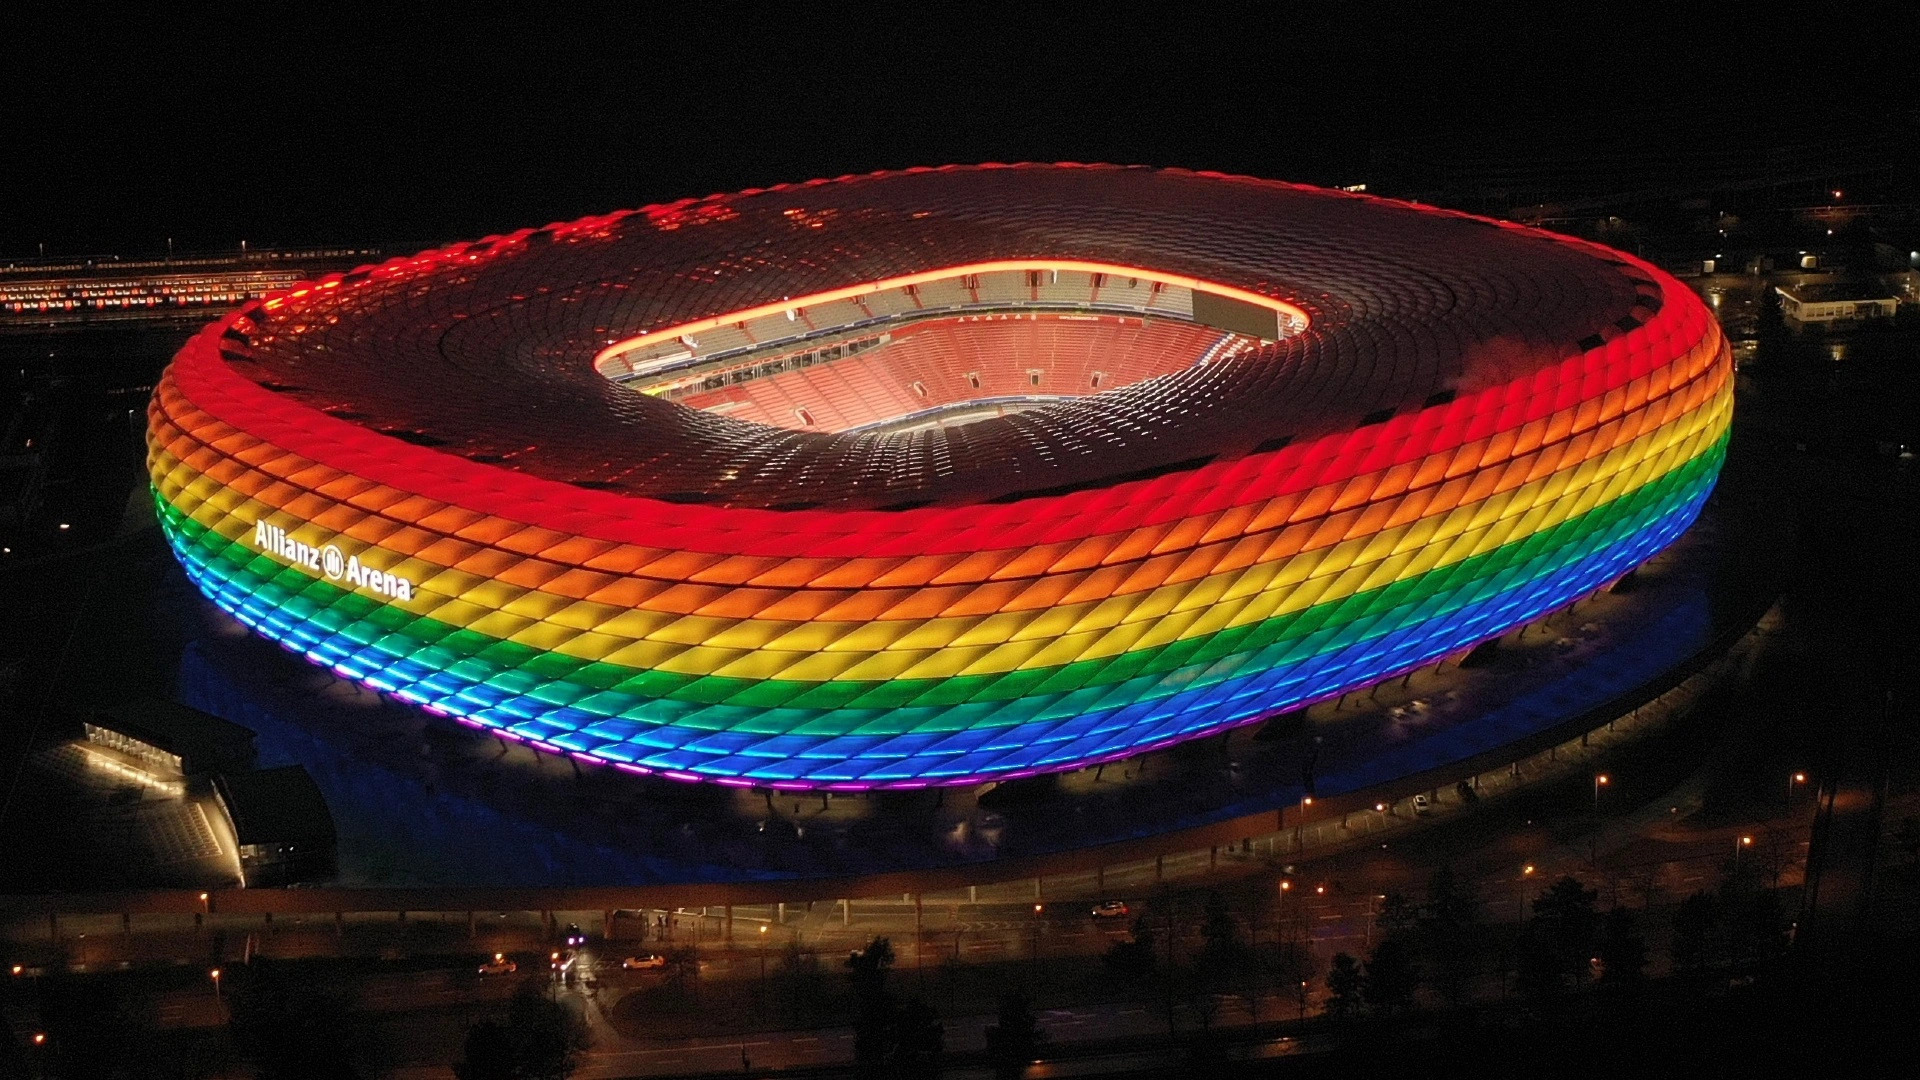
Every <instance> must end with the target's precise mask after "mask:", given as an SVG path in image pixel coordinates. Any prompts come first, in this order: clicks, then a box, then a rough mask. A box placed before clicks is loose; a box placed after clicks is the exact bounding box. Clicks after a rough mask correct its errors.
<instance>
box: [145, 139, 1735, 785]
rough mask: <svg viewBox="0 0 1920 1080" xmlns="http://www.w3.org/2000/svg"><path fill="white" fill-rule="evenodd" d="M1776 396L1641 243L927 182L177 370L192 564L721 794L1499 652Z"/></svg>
mask: <svg viewBox="0 0 1920 1080" xmlns="http://www.w3.org/2000/svg"><path fill="white" fill-rule="evenodd" d="M1731 410H1732V380H1731V363H1730V360H1729V356H1728V352H1727V349H1726V345H1725V342H1724V341H1723V339H1722V338H1721V336H1720V332H1719V330H1718V328H1717V326H1716V325H1715V323H1714V321H1713V319H1712V318H1711V316H1710V315H1709V314H1708V313H1707V311H1706V310H1705V308H1704V307H1703V305H1701V304H1700V303H1699V301H1698V300H1697V299H1696V298H1694V297H1693V295H1692V294H1691V293H1689V292H1688V291H1687V290H1686V289H1685V288H1684V287H1682V286H1680V285H1679V284H1678V283H1676V282H1675V281H1673V280H1672V279H1671V278H1669V277H1667V276H1666V275H1664V274H1662V273H1660V272H1659V271H1657V270H1655V269H1653V268H1652V267H1649V266H1647V265H1645V264H1643V263H1641V262H1638V261H1636V260H1633V259H1631V258H1629V257H1627V256H1624V255H1621V254H1619V253H1617V252H1613V251H1611V250H1608V249H1604V248H1600V247H1595V246H1591V245H1587V244H1582V243H1579V242H1576V241H1572V240H1568V239H1565V238H1560V237H1555V236H1551V235H1549V234H1545V233H1541V232H1537V231H1532V230H1527V229H1523V228H1519V227H1515V226H1511V225H1506V224H1502V223H1496V222H1490V221H1486V220H1483V219H1477V218H1472V217H1467V216H1464V215H1459V214H1453V213H1448V212H1442V211H1436V210H1432V209H1429V208H1422V207H1415V206H1409V205H1405V204H1399V203H1393V202H1388V201H1384V200H1378V199H1371V198H1366V197H1361V196H1354V195H1348V194H1344V193H1339V192H1327V191H1321V190H1317V189H1310V188H1302V187H1297V186H1292V185H1284V184H1277V183H1271V182H1267V181H1260V180H1252V179H1246V178H1238V177H1223V176H1214V175H1205V174H1195V173H1187V172H1179V171H1172V170H1149V169H1134V168H1115V167H1105V166H1098V167H1080V166H1014V167H979V168H951V169H938V170H916V171H909V172H904V173H892V174H881V175H875V176H866V177H853V178H843V179H840V180H835V181H825V182H815V183H810V184H804V185H796V186H789V187H781V188H775V189H771V190H767V191H752V192H746V193H742V194H738V195H727V196H716V197H712V198H708V199H702V200H689V201H686V202H682V203H675V204H670V205H665V206H656V207H650V208H647V209H644V210H640V211H635V212H631V213H624V214H615V215H611V216H608V217H605V218H595V219H588V220H583V221H579V222H574V223H571V224H565V225H556V226H550V227H548V228H546V229H541V230H529V231H525V232H520V233H515V234H512V235H509V236H502V237H492V238H489V239H487V240H483V241H480V242H478V243H475V244H470V245H459V246H455V247H450V248H445V249H442V250H438V251H432V252H428V253H425V254H422V255H420V256H418V257H415V258H411V259H401V260H394V261H392V262H388V263H385V264H382V265H379V266H375V267H368V268H365V269H362V270H357V271H354V272H352V273H349V274H345V275H341V276H337V277H330V278H327V279H325V280H322V281H319V282H316V283H311V284H306V285H302V286H300V287H297V288H294V289H291V290H289V291H287V292H284V293H280V294H277V295H274V296H271V297H269V298H267V299H266V300H265V301H264V302H262V303H258V304H254V305H250V306H248V307H246V308H243V309H242V310H240V311H238V312H236V313H235V314H234V315H233V316H231V317H229V318H227V319H226V320H223V321H222V322H221V323H218V324H216V325H214V326H212V327H210V328H208V329H207V330H205V331H204V332H202V333H201V334H200V335H198V336H197V337H196V338H195V339H194V340H193V341H192V342H190V343H189V345H188V346H187V347H186V348H185V349H184V350H182V352H181V353H180V354H179V356H178V357H176V359H175V361H174V363H173V364H172V366H171V367H170V368H169V369H168V371H167V373H166V375H165V377H164V378H163V380H162V382H161V384H160V386H159V388H158V390H157V391H156V393H155V396H154V400H153V404H152V406H151V410H150V465H151V470H152V477H153V484H154V492H155V496H156V505H157V507H158V509H159V513H160V517H161V521H162V524H163V527H164V528H165V530H166V533H167V535H168V537H169V539H170V541H171V543H172V545H173V547H174V549H175V551H176V552H177V554H178V555H179V557H180V560H181V562H182V563H183V565H184V566H185V567H186V569H187V572H188V574H189V575H190V576H191V577H192V579H193V580H194V581H195V583H196V584H197V585H198V586H199V587H200V588H201V589H202V590H203V591H204V592H205V593H206V594H207V595H208V596H209V597H211V598H212V599H213V601H214V602H215V603H216V604H218V605H219V606H220V607H222V608H224V609H225V610H227V611H228V612H230V613H232V614H233V615H234V616H235V617H236V618H238V619H240V620H241V621H242V622H244V623H246V624H247V625H249V626H251V627H252V628H254V629H255V630H256V631H258V632H259V633H261V634H262V635H264V636H266V637H268V638H271V639H273V640H275V641H277V642H279V643H281V644H282V645H284V646H286V647H287V648H289V649H291V650H293V651H295V652H297V653H299V654H302V655H304V656H306V657H307V658H308V659H310V660H312V661H314V662H315V663H319V664H322V665H325V666H326V667H329V668H331V669H333V670H335V671H337V672H339V673H341V674H342V675H345V676H347V677H350V678H353V679H355V680H357V681H359V682H362V683H365V684H367V685H370V686H373V687H376V688H378V689H380V690H382V691H384V692H388V693H391V694H393V695H395V696H397V697H400V698H402V699H405V700H407V701H411V702H414V703H417V704H419V705H421V706H422V707H424V708H427V709H429V710H433V711H437V712H441V713H445V714H448V715H451V716H454V717H457V718H459V719H461V720H463V721H465V722H468V723H471V724H476V725H480V726H484V727H486V728H489V729H492V730H495V731H497V732H499V733H501V734H503V735H508V736H512V737H515V738H519V739H522V740H525V741H527V742H528V743H530V744H532V745H534V746H536V747H540V748H543V749H547V750H550V751H553V752H558V753H569V754H574V755H578V756H581V757H584V758H591V759H597V760H599V761H603V762H608V763H611V764H613V765H615V766H618V767H620V768H625V769H628V770H632V771H638V772H646V773H658V774H664V775H667V776H671V777H675V778H680V779H700V780H714V781H720V782H725V783H735V784H752V785H766V786H771V787H791V788H821V787H825V788H839V789H863V788H873V787H916V786H924V785H929V784H958V783H974V782H979V781H982V780H987V779H996V778H1008V777H1014V776H1021V775H1027V774H1031V773H1036V772H1044V771H1052V770H1063V769H1070V768H1076V767H1080V766H1083V765H1086V764H1090V763H1093V762H1099V761H1106V760H1112V759H1116V758H1120V757H1125V756H1129V755H1133V754H1137V753H1141V752H1143V751H1145V750H1149V749H1152V748H1156V747H1162V746H1166V745H1169V744H1172V743H1175V742H1178V741H1180V740H1184V739H1190V738H1195V737H1198V736H1202V735H1206V734H1209V733H1213V732H1218V731H1221V730H1224V729H1226V728H1229V727H1232V726H1234V725H1239V724H1245V723H1249V722H1253V721H1257V720H1260V719H1262V718H1265V717H1269V716H1272V715H1275V714H1278V713H1282V712H1286V711H1289V710H1292V709H1297V708H1299V707H1301V706H1303V705H1306V704H1309V703H1311V702H1314V701H1319V700H1324V699H1326V698H1329V697H1333V696H1335V695H1338V694H1341V693H1344V692H1346V691H1350V690H1352V689H1355V688H1359V687H1364V686H1367V685H1369V684H1372V683H1376V682H1378V681H1380V680H1382V679H1384V678H1387V677H1389V676H1392V675H1394V674H1397V673H1400V672H1403V671H1406V670H1409V669H1411V668H1414V667H1417V666H1420V665H1423V664H1427V663H1430V662H1432V661H1433V660H1435V659H1437V658H1440V657H1444V656H1446V655H1448V654H1450V653H1455V652H1458V651H1460V650H1462V649H1466V648H1470V647H1472V646H1473V645H1475V644H1476V643H1478V642H1481V641H1485V640H1487V639H1490V638H1492V637H1495V636H1498V635H1500V634H1501V633H1503V632H1505V631H1508V630H1510V629H1512V628H1513V627H1515V626H1517V625H1519V624H1520V623H1523V622H1525V621H1527V620H1529V619H1532V618H1534V617H1536V616H1538V615H1540V614H1542V613H1544V612H1547V611H1549V610H1552V609H1554V608H1557V607H1560V606H1563V605H1564V604H1566V603H1568V602H1569V601H1571V600H1574V599H1576V598H1578V597H1579V596H1581V595H1583V594H1585V593H1587V592H1589V591H1591V590H1593V589H1596V588H1599V587H1602V586H1604V585H1606V584H1608V583H1609V582H1611V581H1612V580H1614V579H1616V578H1618V577H1619V576H1620V575H1622V574H1623V573H1625V572H1627V571H1629V570H1631V569H1632V568H1633V567H1635V566H1636V565H1638V564H1639V563H1641V562H1643V561H1644V560H1646V559H1647V558H1648V557H1649V556H1651V555H1652V554H1654V553H1656V552H1658V551H1659V550H1660V549H1662V548H1663V547H1665V546H1666V545H1667V544H1668V543H1669V542H1671V541H1672V540H1673V539H1674V538H1675V537H1676V536H1678V535H1679V534H1680V533H1681V532H1682V531H1684V530H1685V529H1686V528H1687V526H1688V525H1689V524H1690V523H1691V522H1692V521H1693V519H1694V517H1695V516H1696V515H1697V513H1698V512H1699V509H1700V507H1701V504H1702V503H1703V501H1704V500H1705V498H1706V496H1707V494H1708V492H1709V491H1710V489H1711V487H1712V485H1713V482H1714V479H1715V477H1716V475H1717V472H1718V469H1719V465H1720V462H1721V460H1722V457H1723V454H1724V451H1725V446H1726V437H1727V432H1728V426H1729V422H1730V418H1731Z"/></svg>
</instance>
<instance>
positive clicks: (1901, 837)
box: [1893, 814, 1920, 864]
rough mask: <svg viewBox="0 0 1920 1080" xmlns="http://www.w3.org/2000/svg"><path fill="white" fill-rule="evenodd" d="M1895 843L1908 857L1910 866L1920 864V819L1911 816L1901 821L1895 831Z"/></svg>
mask: <svg viewBox="0 0 1920 1080" xmlns="http://www.w3.org/2000/svg"><path fill="white" fill-rule="evenodd" d="M1893 843H1894V846H1895V847H1898V848H1899V849H1900V852H1901V854H1903V855H1905V856H1906V857H1907V862H1908V863H1909V864H1911V863H1915V862H1920V818H1916V817H1914V816H1912V815H1911V814H1909V815H1908V816H1906V817H1903V818H1901V819H1900V824H1899V826H1898V827H1897V828H1895V829H1894V830H1893Z"/></svg>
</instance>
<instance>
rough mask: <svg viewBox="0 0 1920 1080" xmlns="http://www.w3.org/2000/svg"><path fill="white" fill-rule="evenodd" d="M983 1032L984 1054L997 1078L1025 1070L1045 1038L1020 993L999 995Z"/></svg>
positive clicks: (1003, 1079) (1007, 1079) (1010, 1077)
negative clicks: (996, 1010) (996, 1009)
mask: <svg viewBox="0 0 1920 1080" xmlns="http://www.w3.org/2000/svg"><path fill="white" fill-rule="evenodd" d="M986 1034H987V1057H988V1059H990V1060H991V1061H992V1062H993V1075H994V1076H996V1077H998V1078H999V1080H1013V1078H1014V1077H1017V1076H1019V1075H1020V1074H1021V1073H1023V1072H1025V1071H1026V1068H1027V1063H1028V1062H1030V1061H1032V1060H1033V1059H1034V1057H1035V1056H1037V1055H1038V1054H1039V1052H1040V1047H1041V1046H1043V1045H1045V1043H1046V1041H1047V1033H1046V1032H1044V1031H1041V1030H1040V1023H1039V1020H1038V1019H1037V1018H1036V1017H1035V1016H1034V1015H1033V1009H1032V1008H1031V1007H1030V1006H1029V1005H1028V1004H1027V999H1026V998H1025V997H1023V996H1022V995H1020V994H1002V995H1000V1010H999V1015H998V1017H997V1018H996V1019H995V1021H994V1022H993V1023H992V1024H990V1025H988V1027H987V1033H986Z"/></svg>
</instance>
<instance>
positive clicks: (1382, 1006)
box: [1361, 934, 1420, 1016]
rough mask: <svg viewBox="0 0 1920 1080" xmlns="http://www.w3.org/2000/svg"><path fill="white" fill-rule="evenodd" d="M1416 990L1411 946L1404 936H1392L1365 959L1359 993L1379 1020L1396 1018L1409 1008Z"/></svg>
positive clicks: (1417, 974) (1417, 975)
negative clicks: (1364, 973)
mask: <svg viewBox="0 0 1920 1080" xmlns="http://www.w3.org/2000/svg"><path fill="white" fill-rule="evenodd" d="M1419 989H1420V969H1419V968H1418V967H1417V966H1415V964H1414V961H1413V945H1412V943H1411V942H1410V941H1409V940H1408V939H1407V936H1406V935H1405V934H1395V935H1394V936H1392V937H1389V938H1387V939H1386V940H1384V941H1382V942H1381V943H1380V944H1379V945H1376V946H1375V947H1374V950H1373V955H1372V956H1371V957H1369V958H1368V959H1367V971H1366V977H1365V979H1364V980H1363V981H1362V982H1361V993H1362V995H1363V996H1364V997H1365V998H1366V1002H1367V1005H1368V1006H1370V1007H1371V1008H1372V1009H1373V1011H1374V1012H1376V1013H1378V1014H1379V1015H1381V1016H1398V1015H1400V1014H1401V1013H1403V1012H1407V1011H1408V1010H1410V1009H1412V1008H1413V999H1414V995H1415V994H1416V993H1417V992H1418V991H1419Z"/></svg>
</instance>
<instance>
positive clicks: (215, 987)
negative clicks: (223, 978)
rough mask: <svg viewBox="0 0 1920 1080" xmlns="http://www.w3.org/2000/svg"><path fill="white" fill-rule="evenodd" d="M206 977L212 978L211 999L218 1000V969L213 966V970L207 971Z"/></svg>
mask: <svg viewBox="0 0 1920 1080" xmlns="http://www.w3.org/2000/svg"><path fill="white" fill-rule="evenodd" d="M207 978H209V979H212V980H213V1000H215V1001H219V1000H220V969H219V968H214V969H213V970H211V971H209V972H207Z"/></svg>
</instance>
